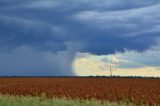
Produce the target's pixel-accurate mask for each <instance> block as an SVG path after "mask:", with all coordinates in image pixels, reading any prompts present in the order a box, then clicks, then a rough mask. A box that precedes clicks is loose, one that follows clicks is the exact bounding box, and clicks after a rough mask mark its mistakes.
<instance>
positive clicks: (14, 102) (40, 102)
mask: <svg viewBox="0 0 160 106" xmlns="http://www.w3.org/2000/svg"><path fill="white" fill-rule="evenodd" d="M0 106H135V105H134V104H132V103H127V102H121V103H111V102H102V101H98V100H78V99H76V100H72V99H66V98H63V99H59V98H52V99H47V98H46V97H45V96H41V97H31V96H11V95H0Z"/></svg>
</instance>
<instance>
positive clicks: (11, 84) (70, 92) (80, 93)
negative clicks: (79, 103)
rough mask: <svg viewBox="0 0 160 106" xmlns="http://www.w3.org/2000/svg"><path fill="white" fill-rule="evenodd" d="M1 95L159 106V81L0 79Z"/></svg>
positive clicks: (155, 79)
mask: <svg viewBox="0 0 160 106" xmlns="http://www.w3.org/2000/svg"><path fill="white" fill-rule="evenodd" d="M0 93H1V94H9V95H19V96H28V95H29V96H41V95H44V94H45V95H46V96H47V97H48V98H52V97H53V98H54V97H57V98H69V99H82V100H90V99H97V100H102V101H110V102H121V101H128V102H132V103H135V104H137V105H140V104H148V105H151V106H152V105H159V104H160V79H158V78H42V77H40V78H38V77H37V78H36V77H35V78H25V77H22V78H0Z"/></svg>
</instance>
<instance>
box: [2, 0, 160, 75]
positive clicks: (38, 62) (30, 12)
mask: <svg viewBox="0 0 160 106" xmlns="http://www.w3.org/2000/svg"><path fill="white" fill-rule="evenodd" d="M159 8H160V1H158V0H0V75H32V76H34V75H36V76H39V75H53V76H55V75H60V76H63V75H69V76H71V75H108V74H106V72H105V71H107V70H108V68H107V66H108V64H112V65H113V67H114V68H115V73H116V75H142V76H144V75H147V76H148V75H152V76H160V58H159V57H160V49H159V48H160V10H159ZM86 60H88V61H87V62H86ZM84 61H85V62H84ZM92 63H93V64H92ZM95 63H99V64H98V65H97V64H96V65H97V66H96V67H93V66H94V65H95ZM92 67H93V68H92ZM88 69H89V70H90V71H87V70H88ZM107 72H108V71H107ZM142 73H143V74H142Z"/></svg>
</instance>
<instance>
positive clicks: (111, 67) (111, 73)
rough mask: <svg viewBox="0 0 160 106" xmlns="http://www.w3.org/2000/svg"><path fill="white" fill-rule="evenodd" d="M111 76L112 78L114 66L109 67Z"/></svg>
mask: <svg viewBox="0 0 160 106" xmlns="http://www.w3.org/2000/svg"><path fill="white" fill-rule="evenodd" d="M109 70H110V76H111V77H112V65H110V66H109Z"/></svg>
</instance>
